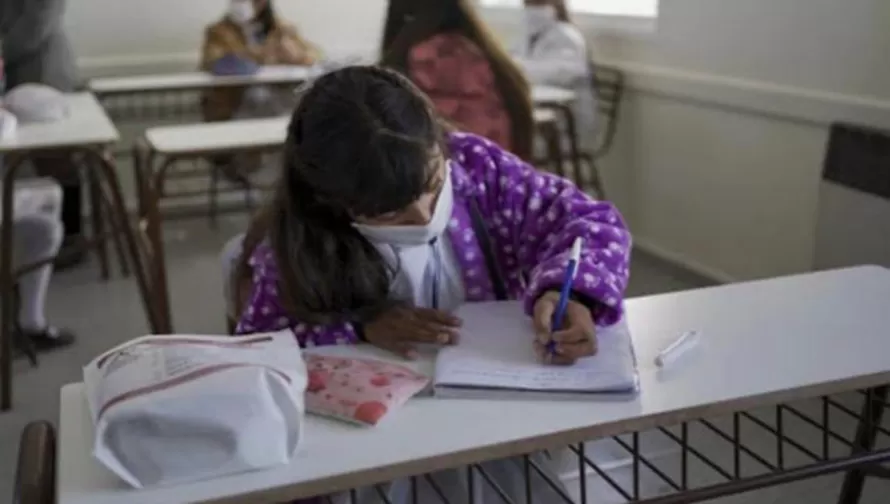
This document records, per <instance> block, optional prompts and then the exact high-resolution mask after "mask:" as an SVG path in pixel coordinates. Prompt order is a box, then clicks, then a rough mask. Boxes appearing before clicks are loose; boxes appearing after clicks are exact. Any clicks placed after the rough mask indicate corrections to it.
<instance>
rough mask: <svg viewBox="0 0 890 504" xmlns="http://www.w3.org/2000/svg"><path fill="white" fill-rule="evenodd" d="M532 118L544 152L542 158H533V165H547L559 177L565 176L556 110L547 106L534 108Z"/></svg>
mask: <svg viewBox="0 0 890 504" xmlns="http://www.w3.org/2000/svg"><path fill="white" fill-rule="evenodd" d="M533 118H534V123H535V130H537V133H538V135H539V136H540V137H541V139H542V140H543V141H544V148H545V149H544V150H545V153H546V157H545V158H544V159H535V160H534V163H535V165H537V166H542V165H544V166H548V167H550V168H551V169H552V170H553V172H554V173H556V174H558V175H559V176H560V177H565V176H566V173H565V167H564V166H563V156H562V147H561V144H560V142H561V141H562V136H561V134H560V131H559V117H558V116H557V113H556V111H555V110H553V109H549V108H536V109H535V110H534V115H533Z"/></svg>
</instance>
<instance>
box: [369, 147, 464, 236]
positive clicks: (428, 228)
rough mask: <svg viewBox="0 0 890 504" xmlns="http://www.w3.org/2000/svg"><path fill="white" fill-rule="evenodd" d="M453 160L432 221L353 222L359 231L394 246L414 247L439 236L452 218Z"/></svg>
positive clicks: (447, 170) (431, 218)
mask: <svg viewBox="0 0 890 504" xmlns="http://www.w3.org/2000/svg"><path fill="white" fill-rule="evenodd" d="M450 163H451V162H450V161H449V162H448V163H447V164H446V166H447V168H446V170H445V181H444V183H443V184H442V189H441V190H440V192H439V197H438V199H437V200H436V206H435V208H433V215H432V217H430V221H429V222H428V223H426V224H425V225H423V226H371V225H367V224H353V226H355V228H356V229H357V230H358V231H359V233H361V234H363V235H364V236H365V238H367V239H368V240H371V241H372V242H375V243H378V244H385V245H391V246H394V247H414V246H417V245H426V244H428V243H429V242H431V241H432V240H433V239H435V238H438V237H439V236H441V235H442V233H443V232H444V231H445V228H446V227H447V226H448V222H449V221H450V220H451V210H452V208H453V207H454V192H453V188H452V184H451V164H450Z"/></svg>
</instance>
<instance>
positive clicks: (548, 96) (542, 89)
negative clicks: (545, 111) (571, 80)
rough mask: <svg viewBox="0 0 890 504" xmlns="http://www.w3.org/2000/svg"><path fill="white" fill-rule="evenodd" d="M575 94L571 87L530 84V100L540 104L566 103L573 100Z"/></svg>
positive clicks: (575, 96)
mask: <svg viewBox="0 0 890 504" xmlns="http://www.w3.org/2000/svg"><path fill="white" fill-rule="evenodd" d="M576 98H577V95H576V94H575V92H574V91H572V90H571V89H565V88H560V87H556V86H541V85H535V86H532V102H534V104H535V105H540V106H548V105H549V106H553V105H568V104H571V103H572V102H574V101H575V99H576Z"/></svg>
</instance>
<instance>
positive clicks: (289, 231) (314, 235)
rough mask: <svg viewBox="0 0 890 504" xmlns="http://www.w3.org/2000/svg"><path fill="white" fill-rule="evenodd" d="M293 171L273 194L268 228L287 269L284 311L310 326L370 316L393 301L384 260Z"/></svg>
mask: <svg viewBox="0 0 890 504" xmlns="http://www.w3.org/2000/svg"><path fill="white" fill-rule="evenodd" d="M297 162H299V161H297ZM297 171H298V170H294V169H290V170H288V175H289V177H288V178H289V180H288V181H287V184H286V185H284V184H283V185H281V186H279V189H278V191H277V192H276V196H275V199H274V203H273V209H274V213H273V215H272V216H271V217H272V220H271V222H272V224H273V225H272V226H271V228H270V229H269V240H270V244H271V246H272V249H273V250H274V251H275V256H276V257H275V259H276V262H277V264H279V269H280V270H282V271H284V270H285V269H286V271H287V274H283V275H282V277H281V280H282V281H281V282H280V284H279V290H280V295H281V299H282V301H283V303H284V307H285V309H286V310H288V312H289V313H291V314H292V315H293V316H294V317H295V318H296V319H297V320H301V321H305V322H306V323H310V324H330V323H333V322H344V321H346V322H364V321H366V320H369V319H372V318H373V317H374V316H376V315H377V314H378V313H380V312H381V311H383V310H384V309H386V308H387V307H388V306H390V304H391V303H389V301H388V294H389V285H390V278H391V272H390V271H389V268H388V266H387V264H386V263H385V262H384V260H383V258H382V257H381V256H380V254H379V252H377V249H375V248H374V246H373V245H371V243H370V242H368V240H367V239H365V238H364V237H363V236H362V235H361V234H360V233H359V232H358V231H357V230H356V229H355V228H354V227H353V226H352V223H351V219H350V218H349V216H348V214H347V213H346V212H345V211H344V210H340V209H337V208H336V207H335V206H332V205H329V204H325V203H324V202H320V201H318V199H317V194H315V192H314V191H313V190H312V188H311V187H310V186H308V185H307V184H306V183H305V182H303V181H301V180H300V179H299V176H298V175H297ZM285 187H287V189H284V188H285ZM332 308H334V309H332Z"/></svg>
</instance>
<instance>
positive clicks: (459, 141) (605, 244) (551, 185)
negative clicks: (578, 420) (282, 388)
mask: <svg viewBox="0 0 890 504" xmlns="http://www.w3.org/2000/svg"><path fill="white" fill-rule="evenodd" d="M449 143H450V150H451V159H452V161H453V162H452V170H451V176H452V181H453V185H454V209H453V213H452V216H451V222H450V224H449V226H448V231H447V232H448V233H449V236H450V238H451V244H452V246H453V247H454V252H455V256H456V257H457V259H458V261H459V263H460V266H461V269H462V271H463V283H464V286H465V288H466V300H467V302H478V301H488V300H494V299H495V295H494V288H493V284H492V277H491V275H489V272H488V269H487V267H486V264H485V260H484V254H483V252H482V249H481V246H480V241H479V240H478V237H477V236H476V233H475V232H474V231H473V226H472V220H471V216H470V207H469V205H468V201H470V199H471V198H472V199H475V201H476V203H477V208H478V209H479V213H480V214H481V217H482V219H483V220H484V221H485V223H486V225H487V227H488V231H489V234H490V237H491V244H492V247H493V248H494V251H493V254H494V258H495V260H496V261H497V262H498V264H499V266H500V269H501V272H502V275H503V281H504V284H505V287H506V291H507V295H508V296H509V297H511V298H513V299H522V300H523V301H524V304H525V309H526V311H527V312H528V313H529V314H530V313H531V311H532V308H533V305H534V302H535V300H536V299H537V298H538V297H539V296H540V295H541V294H542V293H544V292H545V291H548V290H553V289H557V290H558V289H559V288H560V287H561V285H562V282H563V277H564V275H565V265H566V262H567V261H568V255H569V253H570V250H571V247H572V242H573V241H574V240H575V238H576V237H579V236H580V237H582V238H583V239H584V249H583V251H582V256H581V264H580V265H579V268H578V275H577V276H576V277H575V284H574V285H573V290H574V292H576V293H577V294H579V295H581V296H582V297H583V298H585V299H587V300H591V301H593V302H594V304H593V316H594V319H595V320H596V322H597V324H598V325H610V324H613V323H615V322H616V321H618V319H619V318H620V317H621V314H622V298H623V294H624V289H625V287H626V286H627V280H628V274H629V271H628V268H629V259H630V245H631V238H630V233H629V232H628V231H627V229H626V228H625V225H624V222H623V221H622V219H621V216H620V215H619V214H618V211H617V210H616V209H615V207H613V206H612V205H611V204H610V203H607V202H603V201H596V200H594V199H592V198H590V197H589V196H587V195H586V194H584V193H583V192H582V191H581V190H579V189H578V188H577V187H575V185H574V184H572V183H571V182H569V181H568V180H565V179H563V178H560V177H557V176H554V175H551V174H548V173H544V172H540V171H537V170H535V169H534V168H532V167H531V166H529V165H528V164H526V163H524V162H523V161H521V160H520V159H519V158H517V157H516V156H514V155H513V154H510V153H508V152H506V151H504V150H503V149H501V148H500V147H498V146H496V145H495V144H494V143H492V142H490V141H488V140H486V139H484V138H482V137H478V136H475V135H470V134H467V133H454V134H452V135H451V137H450V139H449ZM248 264H249V265H250V266H251V267H252V269H253V287H252V292H251V294H250V297H249V301H248V304H247V306H246V307H245V310H244V313H243V314H242V316H241V320H240V322H239V323H238V327H237V329H236V332H237V333H238V334H249V333H255V332H266V331H274V330H279V329H283V328H286V327H289V328H291V329H292V330H293V331H294V334H295V335H296V336H297V338H298V339H299V341H300V344H301V345H302V346H316V345H332V344H348V343H353V342H356V341H358V337H357V335H356V332H355V330H354V329H353V327H352V325H351V324H348V323H343V324H337V325H332V326H309V325H306V324H303V323H300V321H299V320H294V319H293V318H292V317H290V316H289V315H288V314H287V312H286V311H285V310H284V309H283V307H282V305H281V303H280V300H279V297H278V279H279V272H278V271H279V270H278V265H277V264H276V263H275V258H274V254H273V252H272V250H271V248H270V247H269V245H268V243H267V242H263V243H262V244H260V245H259V246H258V247H257V248H256V249H255V250H254V252H253V254H252V255H251V257H250V259H249V261H248Z"/></svg>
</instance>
